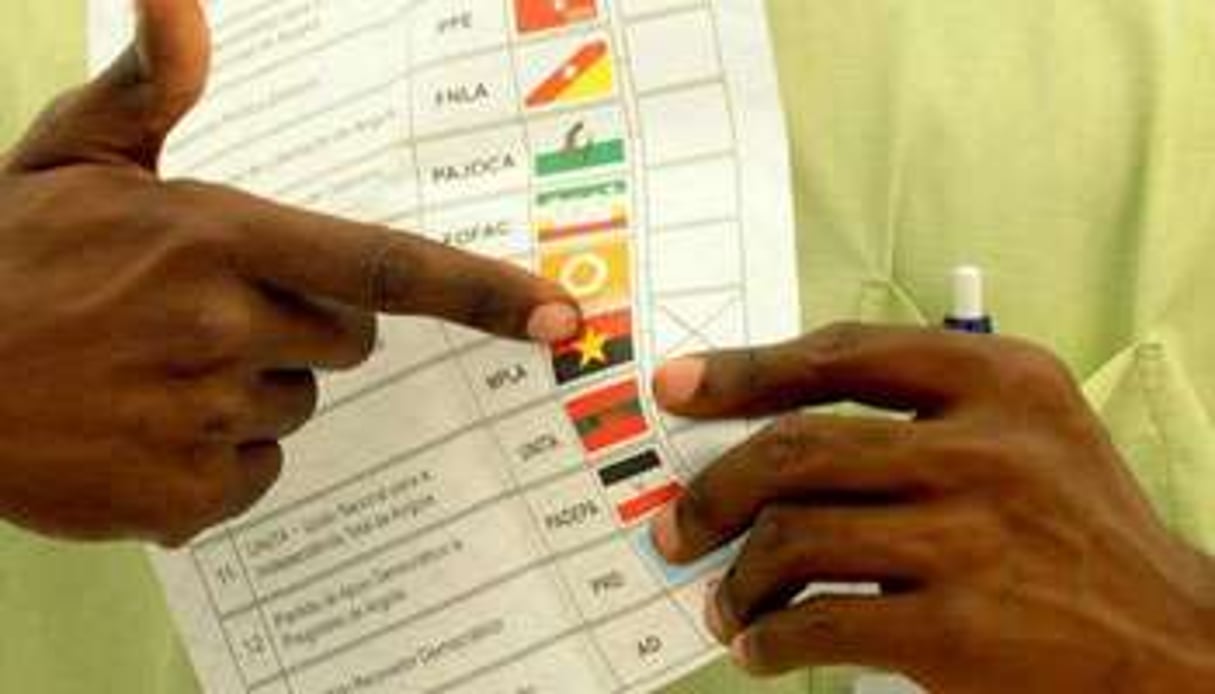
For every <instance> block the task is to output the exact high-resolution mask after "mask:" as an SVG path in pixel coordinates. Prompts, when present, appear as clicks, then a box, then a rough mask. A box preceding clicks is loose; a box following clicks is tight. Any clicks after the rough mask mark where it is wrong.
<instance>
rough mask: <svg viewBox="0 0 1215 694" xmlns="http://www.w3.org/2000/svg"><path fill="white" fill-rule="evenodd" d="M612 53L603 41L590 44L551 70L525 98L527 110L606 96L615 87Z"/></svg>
mask: <svg viewBox="0 0 1215 694" xmlns="http://www.w3.org/2000/svg"><path fill="white" fill-rule="evenodd" d="M615 83H616V78H615V73H614V71H613V69H612V56H611V51H609V50H608V43H607V41H605V40H603V39H596V40H594V41H591V42H589V43H587V44H585V45H583V46H582V47H581V48H579V49H578V51H577V52H576V53H574V55H573V56H572V57H571V58H570V59H569V60H567V61H565V63H564V64H563V65H562V66H561V67H559V68H557V69H556V70H555V71H553V73H552V74H550V75H549V76H548V77H547V78H545V80H544V81H543V82H541V83H540V85H539V86H537V87H536V88H535V89H534V90H533V91H532V93H531V94H529V95H528V97H527V106H528V108H541V107H544V106H554V105H557V104H566V103H571V102H575V101H583V100H586V99H594V98H597V97H600V96H606V95H608V94H610V93H611V92H612V89H614V88H615Z"/></svg>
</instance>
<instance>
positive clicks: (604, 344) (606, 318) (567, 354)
mask: <svg viewBox="0 0 1215 694" xmlns="http://www.w3.org/2000/svg"><path fill="white" fill-rule="evenodd" d="M632 361H633V312H632V311H630V310H628V309H625V310H623V311H616V312H615V313H607V314H604V315H601V316H593V317H591V318H588V319H586V320H585V321H584V322H583V328H582V333H581V334H580V335H578V337H576V338H574V339H572V340H569V341H568V342H562V343H560V344H558V345H554V346H553V370H554V371H555V372H556V374H557V383H558V384H560V385H565V384H567V383H573V382H574V381H577V380H579V379H581V378H586V377H587V376H590V375H593V374H597V373H601V372H603V371H607V370H608V369H611V368H613V367H616V366H620V365H621V364H628V363H630V362H632Z"/></svg>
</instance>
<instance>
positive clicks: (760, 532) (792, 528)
mask: <svg viewBox="0 0 1215 694" xmlns="http://www.w3.org/2000/svg"><path fill="white" fill-rule="evenodd" d="M798 531H799V528H798V522H797V518H796V517H795V516H794V513H793V512H792V511H791V510H789V509H787V508H784V507H780V506H769V507H768V508H765V509H764V510H762V511H760V513H759V516H758V517H757V518H756V520H755V525H754V527H753V528H752V532H751V543H753V544H754V546H755V550H756V552H757V553H758V554H759V555H760V556H768V557H773V558H778V557H783V556H784V555H785V554H787V553H788V548H789V547H790V546H792V545H794V544H796V543H797V541H798V536H799V532H798Z"/></svg>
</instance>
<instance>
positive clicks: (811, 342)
mask: <svg viewBox="0 0 1215 694" xmlns="http://www.w3.org/2000/svg"><path fill="white" fill-rule="evenodd" d="M870 332H871V328H870V327H869V326H866V325H865V324H864V323H861V322H858V321H839V322H835V323H831V324H829V325H827V326H826V327H824V328H822V329H821V330H819V331H817V332H815V333H811V334H810V335H809V336H808V337H807V338H806V339H805V346H806V347H807V351H808V352H810V353H812V354H819V355H822V356H825V357H834V356H836V355H839V354H849V353H851V352H854V351H856V349H857V348H858V347H859V346H860V345H861V344H862V343H863V342H864V341H865V339H866V338H867V337H868V336H869V334H870Z"/></svg>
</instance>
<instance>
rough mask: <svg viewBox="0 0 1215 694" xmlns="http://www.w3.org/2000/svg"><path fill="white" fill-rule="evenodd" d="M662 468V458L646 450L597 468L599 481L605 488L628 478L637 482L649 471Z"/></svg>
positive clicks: (626, 480) (619, 483) (623, 481)
mask: <svg viewBox="0 0 1215 694" xmlns="http://www.w3.org/2000/svg"><path fill="white" fill-rule="evenodd" d="M661 469H662V459H661V458H659V457H658V454H657V453H655V452H654V451H646V452H644V453H640V454H638V455H635V456H633V457H632V458H629V459H627V460H624V461H621V462H619V463H613V464H611V465H607V466H604V467H602V468H600V469H599V481H600V482H602V483H603V486H604V488H605V489H611V488H613V487H616V486H618V485H622V484H624V483H625V482H628V481H629V480H633V481H634V482H638V480H640V479H641V478H643V477H644V476H646V475H648V474H649V473H652V472H656V471H658V470H661Z"/></svg>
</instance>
